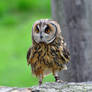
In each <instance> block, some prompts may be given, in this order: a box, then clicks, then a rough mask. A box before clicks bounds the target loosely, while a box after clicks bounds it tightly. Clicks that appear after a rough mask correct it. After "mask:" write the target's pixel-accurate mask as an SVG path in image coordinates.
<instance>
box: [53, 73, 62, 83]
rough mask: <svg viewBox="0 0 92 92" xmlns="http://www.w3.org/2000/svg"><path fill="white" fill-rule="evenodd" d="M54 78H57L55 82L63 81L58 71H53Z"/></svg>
mask: <svg viewBox="0 0 92 92" xmlns="http://www.w3.org/2000/svg"><path fill="white" fill-rule="evenodd" d="M53 75H54V78H55V82H63V81H62V80H60V77H59V76H58V72H55V73H53Z"/></svg>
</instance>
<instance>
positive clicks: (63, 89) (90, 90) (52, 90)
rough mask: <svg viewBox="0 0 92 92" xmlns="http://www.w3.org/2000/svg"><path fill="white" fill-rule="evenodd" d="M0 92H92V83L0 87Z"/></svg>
mask: <svg viewBox="0 0 92 92" xmlns="http://www.w3.org/2000/svg"><path fill="white" fill-rule="evenodd" d="M0 92H92V83H91V82H90V83H86V82H84V83H73V82H72V83H46V84H43V85H41V86H34V87H31V88H16V87H0Z"/></svg>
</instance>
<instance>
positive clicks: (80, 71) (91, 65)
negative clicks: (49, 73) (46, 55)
mask: <svg viewBox="0 0 92 92" xmlns="http://www.w3.org/2000/svg"><path fill="white" fill-rule="evenodd" d="M52 15H53V19H54V20H56V21H58V23H59V24H60V26H61V30H62V34H63V36H64V38H65V41H66V42H67V45H68V48H69V49H70V54H71V61H70V63H69V64H68V70H67V71H62V72H60V73H59V75H60V78H61V79H62V80H65V81H75V82H80V81H91V80H92V30H91V29H92V0H52Z"/></svg>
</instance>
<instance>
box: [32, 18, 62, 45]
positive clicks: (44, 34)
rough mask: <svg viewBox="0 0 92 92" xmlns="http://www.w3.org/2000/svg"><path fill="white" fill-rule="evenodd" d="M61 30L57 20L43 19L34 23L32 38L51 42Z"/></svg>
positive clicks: (37, 40)
mask: <svg viewBox="0 0 92 92" xmlns="http://www.w3.org/2000/svg"><path fill="white" fill-rule="evenodd" d="M60 31H61V30H60V26H59V24H58V23H57V22H56V21H53V20H48V19H41V20H38V21H36V22H35V23H34V25H33V28H32V39H33V40H34V41H35V42H36V43H46V44H49V43H51V42H53V41H54V40H55V38H56V36H57V34H59V32H60Z"/></svg>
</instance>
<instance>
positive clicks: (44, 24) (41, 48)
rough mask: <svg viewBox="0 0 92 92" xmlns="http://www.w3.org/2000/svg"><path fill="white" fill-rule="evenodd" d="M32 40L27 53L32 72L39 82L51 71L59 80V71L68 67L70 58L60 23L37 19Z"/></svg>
mask: <svg viewBox="0 0 92 92" xmlns="http://www.w3.org/2000/svg"><path fill="white" fill-rule="evenodd" d="M38 25H39V26H38ZM46 30H47V31H46ZM39 36H40V37H39ZM41 36H42V37H41ZM47 36H48V37H47ZM51 36H52V37H51ZM36 37H38V38H36ZM46 37H47V38H46ZM32 40H33V45H32V47H31V48H29V50H28V53H27V62H28V64H31V68H32V73H33V74H34V75H36V76H37V77H38V78H39V84H41V83H42V79H43V77H44V76H45V75H47V74H49V73H53V75H54V77H55V79H56V81H57V80H58V75H57V72H59V71H61V70H64V69H66V68H67V67H66V64H67V63H68V62H69V60H70V54H69V51H68V49H67V47H66V43H65V42H64V39H63V37H62V35H61V29H60V26H59V24H58V23H57V22H55V21H53V20H47V19H43V20H39V21H37V22H36V23H35V24H34V25H33V29H32Z"/></svg>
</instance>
